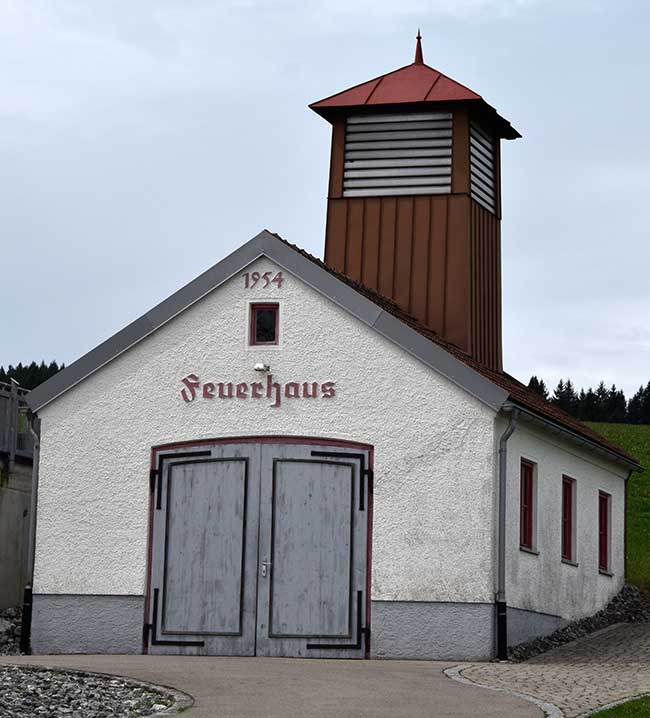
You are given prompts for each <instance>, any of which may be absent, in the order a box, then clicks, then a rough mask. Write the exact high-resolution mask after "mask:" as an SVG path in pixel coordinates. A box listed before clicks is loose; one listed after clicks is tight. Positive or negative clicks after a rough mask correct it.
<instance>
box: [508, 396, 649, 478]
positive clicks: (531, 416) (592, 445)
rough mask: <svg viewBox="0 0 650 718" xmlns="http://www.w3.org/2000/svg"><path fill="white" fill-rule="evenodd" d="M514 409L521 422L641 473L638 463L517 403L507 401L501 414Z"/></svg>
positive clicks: (641, 468) (641, 469)
mask: <svg viewBox="0 0 650 718" xmlns="http://www.w3.org/2000/svg"><path fill="white" fill-rule="evenodd" d="M515 409H516V410H517V411H518V412H519V418H520V419H521V420H523V421H527V422H529V423H530V424H533V425H535V426H537V427H539V428H540V429H543V430H544V431H548V432H551V433H552V434H556V435H558V436H561V437H562V438H563V439H565V440H567V441H570V442H572V443H574V444H576V445H579V446H581V447H582V448H587V449H589V451H592V452H595V453H596V454H599V455H600V456H602V457H603V458H605V459H608V460H609V461H613V462H614V463H616V464H619V465H620V466H623V467H625V468H626V469H627V470H628V471H630V472H632V471H643V467H642V466H641V465H640V464H639V463H638V462H636V461H632V460H631V459H629V458H627V457H626V456H622V455H621V454H618V453H616V452H615V451H613V450H611V449H608V448H607V447H605V446H603V445H602V444H598V443H596V442H595V441H591V440H590V439H588V438H587V437H585V436H581V435H580V434H578V433H576V432H575V431H571V429H569V428H567V427H565V426H561V425H560V424H558V423H556V422H554V421H551V420H550V419H547V418H546V417H543V416H540V415H539V414H536V413H535V412H533V411H531V410H530V409H528V408H526V407H524V406H522V405H521V404H519V403H518V402H513V401H508V402H506V403H505V404H504V405H503V406H502V407H501V411H502V413H505V414H509V413H512V411H514V410H515Z"/></svg>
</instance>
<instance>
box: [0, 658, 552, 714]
mask: <svg viewBox="0 0 650 718" xmlns="http://www.w3.org/2000/svg"><path fill="white" fill-rule="evenodd" d="M0 662H1V663H13V664H17V665H20V664H30V665H43V666H48V667H52V668H57V667H58V668H74V669H78V670H87V671H94V672H98V673H110V674H113V675H119V676H126V677H129V678H135V679H137V680H141V681H147V682H149V683H156V684H158V685H164V686H168V687H170V688H176V689H178V690H180V691H184V692H185V693H189V694H190V695H191V696H193V698H194V700H195V704H194V706H193V707H192V708H190V709H189V710H187V711H186V712H184V713H183V714H182V715H183V716H184V717H185V716H187V718H332V716H336V718H365V717H366V716H371V717H373V718H375V717H376V718H503V717H504V716H508V718H541V716H542V712H541V711H540V710H539V708H537V707H535V706H534V705H532V704H531V703H528V702H526V701H524V700H522V699H520V698H515V697H513V696H510V695H508V694H506V693H497V692H495V691H490V690H486V689H483V688H478V687H474V686H469V685H462V684H460V683H457V682H454V681H451V680H450V679H449V678H447V677H446V676H445V675H444V674H443V670H444V669H445V668H447V667H449V666H451V665H454V664H453V663H438V662H425V661H338V660H308V659H289V658H221V657H210V658H195V657H182V658H178V657H173V656H106V655H102V656H3V657H2V658H0Z"/></svg>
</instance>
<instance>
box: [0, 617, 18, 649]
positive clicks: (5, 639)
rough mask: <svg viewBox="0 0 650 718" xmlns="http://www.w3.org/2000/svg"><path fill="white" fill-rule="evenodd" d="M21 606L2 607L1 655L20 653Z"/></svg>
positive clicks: (0, 621)
mask: <svg viewBox="0 0 650 718" xmlns="http://www.w3.org/2000/svg"><path fill="white" fill-rule="evenodd" d="M21 613H22V612H21V610H20V608H2V609H0V656H15V655H18V654H19V653H20V620H21Z"/></svg>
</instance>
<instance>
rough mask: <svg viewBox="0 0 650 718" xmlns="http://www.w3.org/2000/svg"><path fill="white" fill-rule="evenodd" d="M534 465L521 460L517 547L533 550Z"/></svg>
mask: <svg viewBox="0 0 650 718" xmlns="http://www.w3.org/2000/svg"><path fill="white" fill-rule="evenodd" d="M534 474H535V465H534V464H532V463H531V462H530V461H527V460H526V459H522V460H521V483H520V511H519V545H520V546H521V548H524V549H528V550H529V551H532V550H533V544H534V540H533V537H534V525H535V505H534V504H535V484H534V481H535V475H534Z"/></svg>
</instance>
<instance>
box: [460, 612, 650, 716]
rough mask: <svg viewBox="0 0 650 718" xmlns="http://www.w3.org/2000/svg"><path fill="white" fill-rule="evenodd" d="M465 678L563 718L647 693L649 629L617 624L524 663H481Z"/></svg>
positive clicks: (648, 626) (467, 670) (467, 671)
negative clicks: (534, 701) (526, 698)
mask: <svg viewBox="0 0 650 718" xmlns="http://www.w3.org/2000/svg"><path fill="white" fill-rule="evenodd" d="M462 675H463V676H464V677H465V678H468V679H470V680H471V681H474V682H475V683H480V684H482V685H489V686H493V687H496V688H503V689H506V690H510V691H517V692H520V693H526V694H528V695H531V696H534V697H535V698H538V699H541V700H543V701H548V702H550V703H554V704H555V705H556V706H558V707H559V708H560V710H561V711H562V712H563V713H564V715H565V716H566V718H575V717H576V716H584V715H589V714H590V713H591V712H593V711H595V710H596V709H598V708H600V707H601V706H604V705H607V704H609V703H613V702H614V701H619V700H623V699H626V698H632V697H633V696H636V695H640V694H644V693H650V624H647V623H646V624H643V623H641V624H630V623H626V624H618V625H615V626H610V627H609V628H605V629H603V630H602V631H598V632H596V633H592V634H591V635H590V636H587V637H585V638H582V639H580V640H578V641H575V642H574V643H569V644H567V645H565V646H561V647H560V648H556V649H555V650H553V651H549V652H548V653H544V654H542V655H540V656H536V657H535V658H531V659H530V660H529V661H527V662H526V663H481V664H473V665H471V666H468V667H466V668H464V669H463V670H462Z"/></svg>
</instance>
